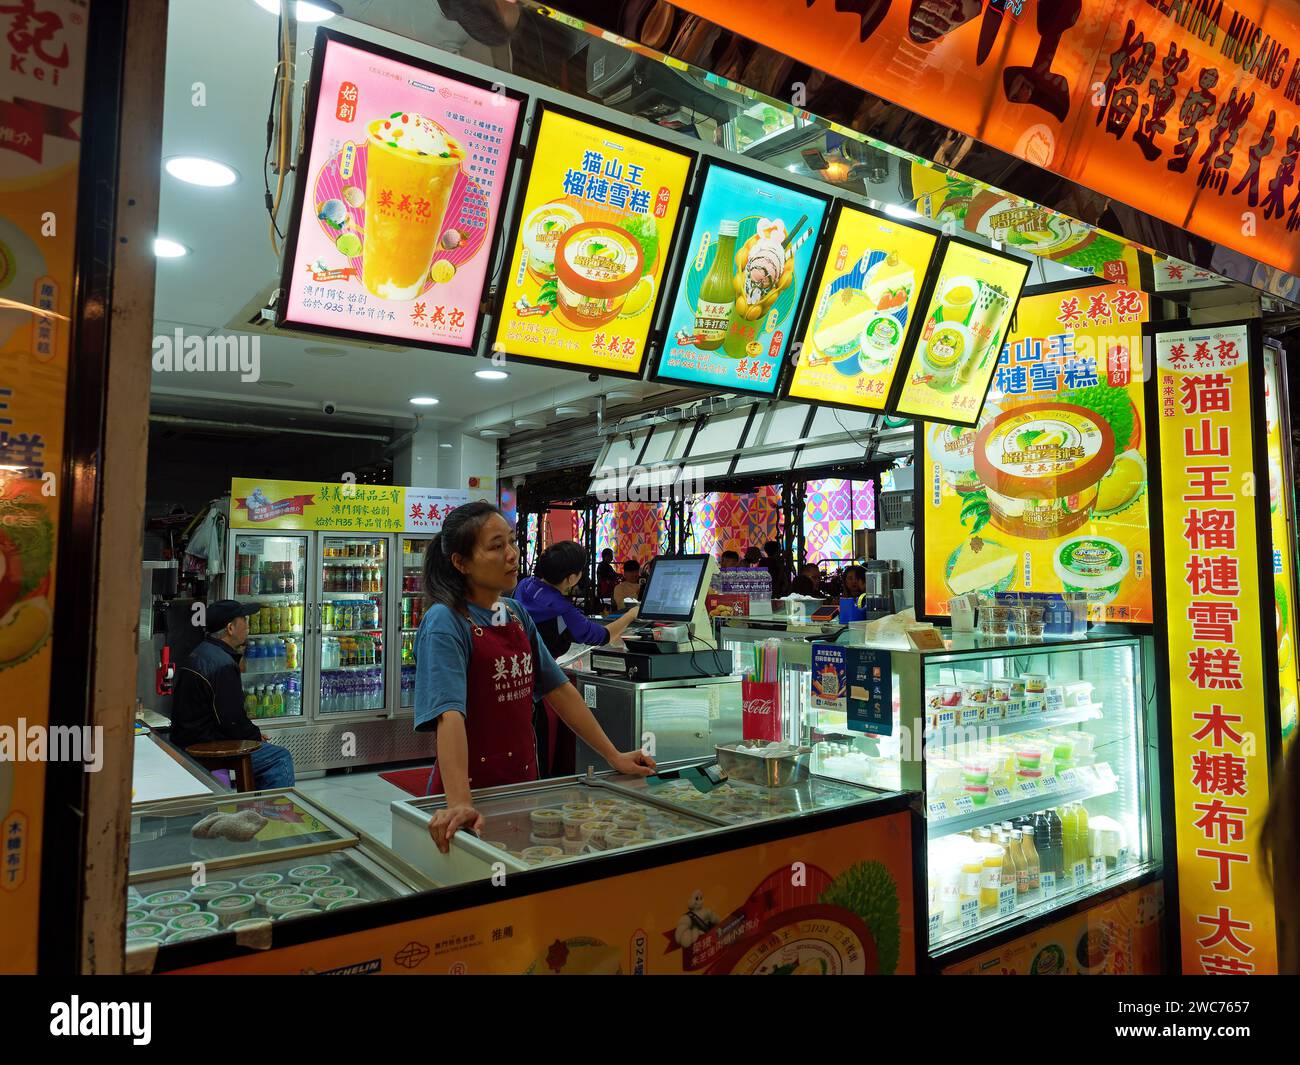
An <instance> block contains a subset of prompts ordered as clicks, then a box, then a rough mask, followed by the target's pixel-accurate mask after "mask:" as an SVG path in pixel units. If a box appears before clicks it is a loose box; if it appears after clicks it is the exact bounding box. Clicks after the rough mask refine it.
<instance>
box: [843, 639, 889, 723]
mask: <svg viewBox="0 0 1300 1065" xmlns="http://www.w3.org/2000/svg"><path fill="white" fill-rule="evenodd" d="M844 651H845V652H846V654H845V661H844V671H845V673H846V675H847V681H848V689H849V691H848V714H849V719H848V726H849V728H850V729H852V730H853V731H854V732H865V733H868V734H869V735H872V736H888V735H890V733H892V732H893V730H894V683H893V676H892V674H891V673H890V670H889V652H888V651H872V650H868V649H866V648H863V647H846V648H844Z"/></svg>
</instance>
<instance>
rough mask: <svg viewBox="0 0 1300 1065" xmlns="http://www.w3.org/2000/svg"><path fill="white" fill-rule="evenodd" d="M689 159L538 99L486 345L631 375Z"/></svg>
mask: <svg viewBox="0 0 1300 1065" xmlns="http://www.w3.org/2000/svg"><path fill="white" fill-rule="evenodd" d="M691 162H692V156H691V155H690V154H689V153H687V152H683V151H677V150H674V149H672V148H669V147H668V146H667V145H664V144H660V143H658V142H655V141H652V140H648V139H646V138H642V137H636V136H633V135H632V134H631V133H629V132H627V131H625V130H620V129H615V128H613V127H607V126H602V125H595V124H593V123H591V122H584V121H582V120H581V119H579V118H576V117H572V116H570V115H568V114H565V113H563V112H560V111H557V110H554V109H552V108H549V107H548V108H543V109H542V111H541V119H540V122H539V124H538V128H537V133H536V139H535V142H534V145H533V154H532V164H531V169H530V171H529V174H528V185H527V187H526V188H525V189H524V193H523V207H522V213H521V216H520V218H521V220H520V223H519V226H518V228H517V231H516V233H515V235H514V247H513V250H512V252H511V260H510V273H509V275H508V276H507V278H506V283H505V297H504V301H503V304H502V307H501V319H500V322H499V324H498V326H497V333H496V339H495V342H494V344H493V349H494V350H495V351H500V352H504V353H505V354H507V355H516V356H521V357H524V358H530V359H538V360H541V361H543V362H549V363H559V364H562V365H570V366H574V367H576V368H581V369H591V370H600V371H603V372H608V373H616V374H625V375H629V376H633V377H639V376H640V375H641V369H642V367H643V365H644V363H645V355H646V342H647V338H648V336H649V333H650V328H651V325H652V323H653V320H654V308H655V305H656V303H657V302H658V297H659V294H660V292H661V291H662V288H663V284H664V271H665V269H666V268H667V265H668V260H669V254H670V251H671V249H672V244H673V239H674V237H675V236H676V234H677V222H678V218H679V216H680V214H681V208H682V195H683V192H684V191H685V188H686V179H687V176H688V174H689V173H690V168H691Z"/></svg>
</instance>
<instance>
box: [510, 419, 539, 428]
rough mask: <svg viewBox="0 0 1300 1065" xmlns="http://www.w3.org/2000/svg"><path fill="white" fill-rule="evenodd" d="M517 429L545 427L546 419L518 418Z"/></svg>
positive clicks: (516, 420) (516, 421)
mask: <svg viewBox="0 0 1300 1065" xmlns="http://www.w3.org/2000/svg"><path fill="white" fill-rule="evenodd" d="M515 428H516V429H545V428H546V421H545V419H543V418H516V419H515Z"/></svg>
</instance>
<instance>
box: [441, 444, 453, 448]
mask: <svg viewBox="0 0 1300 1065" xmlns="http://www.w3.org/2000/svg"><path fill="white" fill-rule="evenodd" d="M438 446H439V447H445V448H450V447H451V445H450V444H439V445H438Z"/></svg>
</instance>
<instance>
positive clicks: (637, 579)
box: [613, 558, 641, 610]
mask: <svg viewBox="0 0 1300 1065" xmlns="http://www.w3.org/2000/svg"><path fill="white" fill-rule="evenodd" d="M613 599H614V609H615V610H623V609H625V608H626V607H627V601H628V600H629V599H635V600H637V601H638V602H639V601H640V599H641V563H640V562H638V561H637V560H636V559H634V558H629V559H628V560H627V561H626V562H624V563H623V579H622V580H621V581H619V583H618V584H616V585H615V586H614V596H613Z"/></svg>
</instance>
